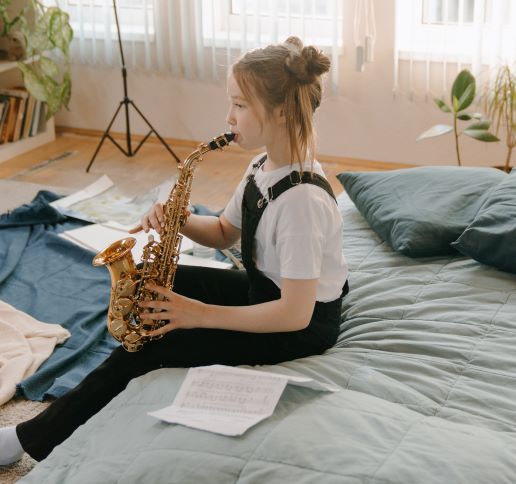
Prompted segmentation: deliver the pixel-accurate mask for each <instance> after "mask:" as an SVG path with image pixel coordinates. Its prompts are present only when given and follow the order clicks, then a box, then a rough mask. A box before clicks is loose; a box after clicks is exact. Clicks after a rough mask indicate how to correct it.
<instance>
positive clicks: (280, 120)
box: [274, 106, 287, 124]
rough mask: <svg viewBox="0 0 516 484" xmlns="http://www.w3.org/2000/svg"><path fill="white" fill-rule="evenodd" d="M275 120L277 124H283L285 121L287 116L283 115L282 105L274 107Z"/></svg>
mask: <svg viewBox="0 0 516 484" xmlns="http://www.w3.org/2000/svg"><path fill="white" fill-rule="evenodd" d="M274 114H275V115H276V120H277V121H278V123H279V124H285V123H286V121H287V117H286V116H285V108H284V107H283V106H278V107H276V109H275V113H274Z"/></svg>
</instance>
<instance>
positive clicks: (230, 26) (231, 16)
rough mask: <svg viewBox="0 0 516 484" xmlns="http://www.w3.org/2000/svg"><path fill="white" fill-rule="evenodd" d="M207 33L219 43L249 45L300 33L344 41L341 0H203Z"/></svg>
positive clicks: (308, 38) (321, 41) (323, 42)
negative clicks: (222, 0)
mask: <svg viewBox="0 0 516 484" xmlns="http://www.w3.org/2000/svg"><path fill="white" fill-rule="evenodd" d="M202 12H203V22H202V24H203V37H204V39H205V41H206V42H207V43H208V44H209V43H212V42H213V43H214V44H215V45H217V46H219V45H220V46H227V43H228V40H229V41H230V44H231V46H232V47H238V48H244V49H246V48H249V47H251V46H263V45H267V44H270V43H275V42H279V41H282V40H284V39H285V38H286V37H287V36H289V35H297V36H299V37H300V38H302V39H303V41H304V42H305V43H311V44H315V45H318V46H320V47H329V46H332V45H335V43H336V41H337V42H338V45H339V47H340V46H341V45H342V41H341V39H342V2H341V1H340V0H330V1H328V0H227V1H224V2H221V1H217V0H203V1H202Z"/></svg>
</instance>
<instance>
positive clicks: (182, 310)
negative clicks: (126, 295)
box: [140, 283, 206, 336]
mask: <svg viewBox="0 0 516 484" xmlns="http://www.w3.org/2000/svg"><path fill="white" fill-rule="evenodd" d="M145 288H146V289H148V290H150V291H152V292H155V293H156V294H160V295H162V296H163V297H164V298H165V299H164V300H163V301H143V302H141V303H140V307H142V308H145V309H147V308H148V309H157V310H158V311H157V312H150V311H149V312H147V311H145V312H142V313H140V318H141V319H153V320H161V321H162V320H168V321H169V323H167V324H166V325H165V326H163V327H161V328H159V329H156V330H155V331H151V332H149V333H147V334H148V335H149V336H157V335H160V334H165V333H168V332H169V331H172V330H174V329H179V328H182V329H191V328H199V327H201V325H202V320H203V317H204V314H205V311H206V304H204V303H202V302H200V301H197V300H195V299H190V298H188V297H185V296H181V295H180V294H177V293H175V292H172V291H170V290H169V289H166V288H165V287H161V286H157V285H155V284H150V283H149V284H147V285H146V286H145Z"/></svg>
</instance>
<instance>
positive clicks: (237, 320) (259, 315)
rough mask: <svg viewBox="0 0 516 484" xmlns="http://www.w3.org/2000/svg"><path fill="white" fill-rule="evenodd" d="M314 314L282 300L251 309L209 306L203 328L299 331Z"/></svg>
mask: <svg viewBox="0 0 516 484" xmlns="http://www.w3.org/2000/svg"><path fill="white" fill-rule="evenodd" d="M312 313H313V306H312V308H311V310H308V311H307V310H306V308H301V309H300V310H299V309H297V308H293V307H292V306H290V305H287V304H286V303H285V301H283V300H282V299H277V300H275V301H269V302H266V303H262V304H255V305H252V306H216V305H210V304H206V305H205V308H204V311H203V317H202V320H201V323H200V326H201V327H203V328H213V329H227V330H232V331H244V332H252V333H276V332H288V331H298V330H301V329H304V328H306V327H307V326H308V324H309V322H310V319H311V317H312Z"/></svg>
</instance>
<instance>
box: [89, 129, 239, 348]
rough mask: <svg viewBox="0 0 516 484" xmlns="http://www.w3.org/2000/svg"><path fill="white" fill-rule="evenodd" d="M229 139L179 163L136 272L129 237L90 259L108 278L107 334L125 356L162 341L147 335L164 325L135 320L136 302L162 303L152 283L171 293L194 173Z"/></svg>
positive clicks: (223, 137)
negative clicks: (158, 229)
mask: <svg viewBox="0 0 516 484" xmlns="http://www.w3.org/2000/svg"><path fill="white" fill-rule="evenodd" d="M234 137H235V135H234V134H233V133H225V134H221V135H220V136H218V137H216V138H214V139H213V140H212V141H210V142H209V143H201V144H200V145H199V146H198V147H197V149H196V150H195V151H193V152H192V153H191V154H190V155H189V156H188V157H187V158H186V160H185V161H184V162H182V163H180V164H179V177H178V179H177V182H176V184H175V185H174V187H173V188H172V191H171V192H170V195H169V196H168V199H167V202H166V203H165V205H164V207H163V215H164V223H163V228H162V231H161V236H160V241H159V242H157V241H155V240H154V237H153V236H152V235H149V242H148V243H147V244H146V245H145V247H144V248H143V255H142V260H141V264H140V265H139V266H138V267H137V266H136V264H135V263H134V259H133V256H132V253H131V249H132V248H133V247H134V245H135V243H136V239H135V238H134V237H126V238H124V239H121V240H118V241H117V242H114V243H113V244H111V245H110V246H108V247H107V248H105V249H104V250H103V251H101V252H99V253H98V254H97V255H96V256H95V257H94V258H93V265H94V266H106V267H107V269H108V270H109V272H110V275H111V297H110V301H109V309H108V320H107V329H108V331H109V332H110V333H111V335H112V336H113V337H114V338H115V339H116V340H118V341H120V342H121V343H122V346H123V347H124V348H125V349H126V350H127V351H130V352H134V351H139V350H141V349H142V347H143V345H144V343H146V342H147V341H151V340H154V339H159V338H160V337H161V336H154V337H150V336H148V335H147V333H148V332H149V331H153V330H155V329H158V328H161V327H162V326H164V325H165V324H166V321H158V320H153V319H143V320H142V319H141V318H140V316H139V314H140V312H141V310H142V309H143V308H140V306H139V303H140V302H142V301H149V300H155V299H162V297H161V296H158V295H156V294H154V293H152V292H150V291H148V290H147V289H146V288H145V286H146V284H147V283H148V282H153V283H155V284H157V285H159V286H163V287H166V288H168V289H172V287H173V285H174V276H175V273H176V269H177V262H178V259H179V251H180V247H181V240H182V235H181V234H179V229H180V228H181V227H182V226H183V225H184V224H185V223H186V220H187V217H188V215H187V213H188V212H187V210H188V205H189V203H190V191H191V187H192V180H193V171H194V169H195V167H196V165H197V163H198V162H200V161H202V156H203V155H204V154H205V153H207V152H209V151H212V150H216V149H223V148H224V147H225V146H227V145H228V144H229V143H230V142H231V141H232V140H233V138H234Z"/></svg>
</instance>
